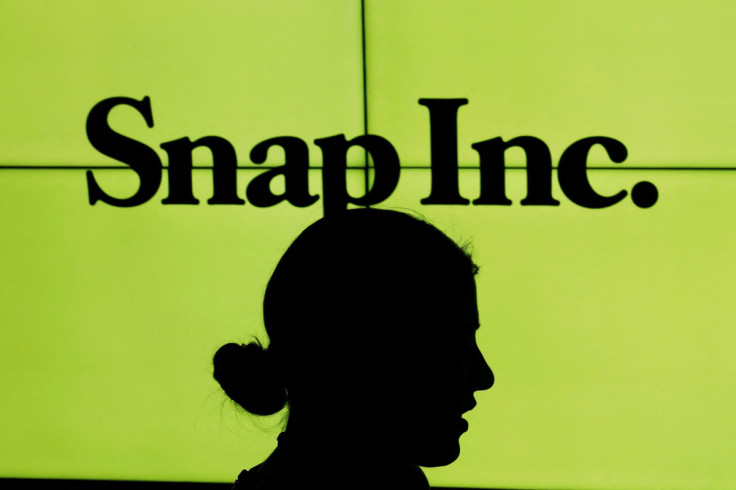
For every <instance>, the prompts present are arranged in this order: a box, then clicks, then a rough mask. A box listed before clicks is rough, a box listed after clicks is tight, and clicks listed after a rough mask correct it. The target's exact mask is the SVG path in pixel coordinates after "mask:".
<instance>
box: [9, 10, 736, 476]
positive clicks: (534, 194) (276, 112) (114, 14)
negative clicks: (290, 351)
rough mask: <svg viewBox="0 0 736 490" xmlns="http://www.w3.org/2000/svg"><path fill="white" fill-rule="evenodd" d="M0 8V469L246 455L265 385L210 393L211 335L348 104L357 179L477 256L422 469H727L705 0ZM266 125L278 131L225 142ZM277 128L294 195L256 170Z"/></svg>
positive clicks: (228, 334)
mask: <svg viewBox="0 0 736 490" xmlns="http://www.w3.org/2000/svg"><path fill="white" fill-rule="evenodd" d="M0 14H1V15H0V46H2V48H1V49H2V50H1V51H0V52H2V61H3V62H2V65H3V73H2V75H1V76H0V89H1V90H0V108H1V110H2V117H0V224H2V227H3V230H4V233H2V235H0V242H1V243H2V246H1V247H2V248H1V250H2V251H3V254H4V260H3V261H2V265H0V275H1V277H2V281H0V298H2V299H0V301H1V302H2V306H1V307H0V324H2V327H3V328H2V342H0V387H1V388H2V396H3V402H2V403H0V434H1V435H2V437H0V477H21V478H74V479H79V478H90V479H105V480H153V481H200V482H205V481H207V482H232V481H233V480H234V479H235V477H236V476H237V474H238V473H239V472H240V471H241V470H242V469H244V468H250V467H252V466H254V465H256V464H258V463H260V462H261V461H263V460H264V459H265V458H266V457H267V456H268V454H270V452H271V451H272V450H273V448H274V447H275V444H276V435H277V434H278V433H279V432H280V431H281V430H282V427H283V421H284V420H285V414H284V413H280V414H277V415H274V416H271V417H265V418H262V417H255V416H250V415H247V414H244V413H242V412H241V411H238V410H237V409H236V408H235V407H234V406H233V405H232V404H231V403H230V402H229V401H228V400H227V399H226V397H225V395H224V394H223V393H222V392H221V391H220V389H219V387H218V385H217V384H216V382H215V381H214V379H213V378H212V368H211V359H212V355H213V354H214V352H215V351H216V350H217V348H218V347H219V346H220V345H222V344H224V343H227V342H231V341H232V342H248V341H249V340H250V339H251V338H252V337H253V336H255V337H258V338H260V339H261V340H263V341H264V342H267V337H266V336H265V331H264V328H263V323H262V314H261V302H262V299H263V292H264V289H265V286H266V283H267V281H268V278H269V277H270V274H271V272H272V270H273V268H274V267H275V265H276V263H277V261H278V259H279V258H280V256H281V254H282V253H283V252H284V251H285V250H286V248H287V247H288V245H289V244H290V243H291V241H292V240H293V239H294V238H295V237H296V236H297V235H298V234H299V232H300V231H301V230H303V229H304V228H305V227H306V226H308V225H309V224H310V223H312V222H314V221H316V220H317V219H319V218H320V217H322V216H323V215H324V214H325V212H326V211H327V210H328V209H327V204H326V202H327V203H328V204H329V203H330V202H331V203H337V204H336V206H338V207H339V206H341V205H343V206H348V207H354V206H356V205H357V204H355V202H357V203H358V204H361V203H362V202H361V196H365V195H367V193H368V194H369V193H370V190H371V189H373V188H375V186H376V184H377V183H378V181H379V179H381V178H382V177H381V175H382V174H381V173H380V169H381V165H383V164H384V163H385V161H383V160H381V159H380V158H378V157H377V155H376V154H371V153H370V152H366V151H364V149H363V148H361V146H359V145H357V144H356V145H353V146H351V147H349V148H345V153H344V157H345V159H344V168H343V167H340V166H339V165H338V166H337V167H331V168H333V169H334V168H336V169H337V172H338V173H337V174H335V175H337V177H335V179H336V180H330V181H329V182H332V183H334V182H338V183H342V184H341V185H342V186H343V189H342V191H343V192H342V193H338V194H331V192H335V188H329V189H328V188H326V187H325V186H324V183H325V182H327V180H325V175H324V174H325V168H323V167H324V165H325V150H324V147H323V146H324V145H320V144H319V142H318V143H315V140H323V139H324V138H329V137H333V136H337V135H344V138H345V141H350V140H353V139H354V138H357V137H359V136H361V135H363V134H364V133H366V132H367V133H369V134H372V135H377V136H380V137H381V138H382V139H383V140H385V141H388V142H389V143H390V145H391V146H392V147H393V148H394V149H395V151H396V154H397V156H398V159H399V161H400V165H401V169H400V175H399V176H398V179H397V180H396V182H395V188H393V189H390V191H391V192H390V193H389V194H390V195H387V196H378V197H376V199H374V201H377V202H371V203H369V204H371V205H373V206H375V207H382V208H387V209H398V210H413V211H417V212H419V213H421V214H422V215H423V216H425V217H426V219H428V220H429V221H430V222H432V223H434V224H435V225H437V226H438V227H440V228H441V229H443V230H444V231H446V232H447V233H448V234H449V235H450V236H451V237H453V238H454V239H456V240H458V241H467V240H471V241H472V244H473V250H474V255H475V258H476V261H477V262H478V263H479V264H480V267H481V272H480V274H479V276H478V277H477V284H478V300H479V310H480V318H481V327H480V329H479V331H478V335H477V339H478V344H479V347H480V349H481V351H482V352H483V353H484V355H485V358H486V360H487V361H488V364H489V365H490V366H491V368H492V369H493V371H494V373H495V376H496V383H495V385H494V386H493V388H492V389H490V390H488V391H484V392H479V393H477V394H476V400H477V401H478V405H477V407H476V408H475V409H474V410H473V411H472V412H470V413H469V414H467V415H466V418H467V420H468V422H469V424H470V429H469V431H468V432H467V433H465V434H464V435H463V436H462V437H461V449H462V453H461V456H460V458H459V459H458V460H457V461H456V462H455V463H453V464H452V465H450V466H447V467H442V468H428V469H426V474H427V476H428V478H429V480H430V483H431V484H432V485H434V486H452V487H476V488H499V487H503V488H540V489H541V488H550V489H552V488H563V487H564V488H579V489H594V488H601V489H603V488H605V489H630V488H639V489H660V488H671V489H686V488H687V489H693V488H703V489H704V488H730V487H732V486H733V485H734V482H736V467H734V465H733V455H734V454H736V416H734V414H733V407H734V406H735V405H736V388H734V384H733V380H734V379H735V377H736V357H734V355H733V352H734V351H736V333H735V330H734V320H735V319H736V305H735V303H734V301H733V300H732V295H733V294H734V291H736V256H735V254H734V252H733V250H734V247H735V246H736V226H734V223H733V221H734V214H735V213H736V198H735V197H734V196H736V144H735V143H734V135H736V95H735V92H734V82H735V81H736V61H734V57H733V54H732V51H733V48H734V46H736V30H734V29H733V24H734V21H736V7H735V6H734V5H733V3H732V2H728V1H708V2H705V3H704V2H695V1H694V0H693V1H691V0H677V1H668V2H664V1H654V0H643V1H642V0H639V1H633V0H631V1H630V0H616V1H612V0H611V1H609V0H601V1H595V2H592V1H586V0H560V1H554V2H552V1H543V0H516V1H489V2H477V1H471V0H456V1H454V2H452V3H448V2H439V1H436V0H432V1H427V0H425V1H418V0H400V1H388V0H386V1H381V0H366V1H365V2H364V3H363V4H362V3H361V2H360V1H352V0H351V1H344V0H308V1H285V0H279V1H273V0H272V1H269V2H242V1H218V2H215V3H203V2H196V1H177V2H173V1H169V0H162V1H156V2H144V1H140V0H131V1H127V2H100V1H91V0H71V1H66V2H47V1H41V0H35V1H20V0H17V1H16V0H12V1H9V2H5V3H4V4H3V6H2V7H0ZM420 99H422V100H423V101H424V102H422V101H420ZM111 100H112V102H110V101H111ZM104 101H108V103H107V106H101V105H100V104H101V103H103V104H104ZM453 101H454V102H453ZM93 108H97V109H99V110H100V111H102V109H105V111H104V113H103V112H99V113H98V115H99V116H100V117H98V118H97V119H94V124H92V126H90V123H89V121H90V118H91V117H92V116H91V114H92V112H93ZM102 123H105V124H106V125H107V126H106V127H107V129H106V131H107V132H104V131H103V132H102V133H100V132H99V128H100V127H101V124H102ZM90 127H92V129H91V133H90ZM280 137H290V138H291V139H289V141H291V142H295V141H296V140H300V141H302V142H303V143H304V145H303V146H301V145H299V144H297V143H294V144H296V145H297V147H298V148H300V150H295V151H296V153H291V152H290V151H289V150H286V149H284V148H283V147H279V146H278V145H275V147H270V148H269V150H268V151H267V152H265V153H263V152H261V153H260V154H259V153H258V152H252V150H253V149H254V147H256V145H258V144H259V143H261V142H263V141H267V140H269V139H273V138H280ZM206 138H209V139H206ZM280 141H282V142H283V141H284V140H280ZM581 141H582V143H579V142H581ZM197 143H199V144H197ZM576 145H577V146H576ZM121 148H122V150H121ZM622 148H623V150H622ZM303 149H306V152H305V151H302V150H303ZM300 152H301V153H300ZM186 155H191V160H190V161H187V159H186ZM233 155H234V156H233ZM295 155H296V156H295ZM369 156H370V157H372V158H368V157H369ZM291 158H296V159H297V160H299V159H301V160H299V162H301V163H302V164H304V165H306V164H308V165H309V168H306V167H305V166H301V167H298V168H300V169H301V170H300V171H301V172H302V174H300V175H301V180H299V178H295V179H296V180H294V182H296V184H293V185H297V186H302V189H307V190H308V193H309V195H312V196H317V198H316V199H310V200H309V201H311V202H310V203H307V202H306V201H302V202H301V203H299V202H297V203H294V202H292V201H291V200H290V199H287V198H286V197H285V196H289V195H290V194H289V193H290V192H292V191H293V185H292V183H290V180H289V179H290V177H289V176H288V175H287V174H286V173H281V174H279V172H278V170H279V169H283V168H284V166H285V163H286V161H287V160H288V161H290V162H291V163H290V164H293V163H294V160H291ZM144 162H145V163H144ZM234 165H236V167H237V168H236V167H235V166H234ZM294 168H296V167H294ZM561 169H562V170H561ZM268 172H271V173H270V174H268ZM264 175H269V176H270V177H263V176H264ZM156 176H158V177H156ZM218 176H219V177H218ZM333 176H334V175H333ZM271 177H272V178H271ZM157 179H158V180H157ZM218 179H219V180H218ZM144 182H145V186H144V185H143V184H144ZM190 182H191V184H190ZM174 184H176V185H174ZM176 186H183V187H176ZM188 186H189V187H188ZM218 186H221V187H219V188H218ZM144 187H145V189H144ZM93 188H96V189H98V190H99V192H96V191H93ZM172 189H174V190H173V191H172ZM254 189H255V190H254ZM259 190H260V191H259ZM338 190H340V189H339V185H338ZM218 192H219V193H220V194H219V195H220V199H219V200H220V201H228V200H229V202H218V199H216V198H215V197H216V196H217V195H218ZM259 192H260V194H259ZM103 194H104V196H107V197H105V198H101V197H100V196H102V195H103ZM136 195H138V197H139V198H138V201H140V202H134V200H131V199H132V198H133V196H136ZM223 195H225V196H226V197H225V198H223V197H222V196H223ZM259 195H260V196H261V197H263V195H265V196H266V199H265V200H263V199H261V200H259V199H258V197H257V196H259ZM94 196H96V198H94ZM254 196H255V197H254ZM269 196H270V197H269ZM336 196H337V197H336ZM373 196H374V197H375V196H376V194H374V195H373ZM432 196H434V198H433V197H432ZM279 197H280V198H279ZM110 198H112V200H115V199H117V200H118V203H117V204H116V203H114V202H112V203H111V202H108V201H110ZM268 198H271V200H270V201H269V200H268ZM105 199H107V200H108V201H106V200H105ZM167 199H168V200H169V202H165V201H167ZM326 199H327V201H326ZM93 201H94V202H93ZM162 201H164V202H162ZM194 201H196V203H195V202H194ZM240 201H242V202H240ZM121 202H122V203H124V205H121ZM596 203H597V204H596ZM376 335H382V333H381V332H379V331H378V329H377V332H376ZM346 409H349V408H348V407H346Z"/></svg>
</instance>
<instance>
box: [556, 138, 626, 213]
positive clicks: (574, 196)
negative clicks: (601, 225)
mask: <svg viewBox="0 0 736 490" xmlns="http://www.w3.org/2000/svg"><path fill="white" fill-rule="evenodd" d="M593 145H601V146H602V147H603V148H604V149H605V150H606V153H608V157H609V158H610V159H611V161H612V162H614V163H621V162H623V161H624V160H626V156H627V155H628V152H627V151H626V147H625V146H624V144H623V143H621V142H620V141H618V140H615V139H613V138H608V137H606V136H591V137H589V138H583V139H581V140H579V141H576V142H575V143H573V144H571V145H570V146H569V147H568V148H567V149H566V150H565V152H564V153H563V154H562V157H560V164H559V166H558V168H557V178H558V179H559V182H560V188H562V192H564V193H565V195H566V196H567V198H568V199H570V200H571V201H572V202H574V203H575V204H577V205H578V206H583V207H585V208H591V209H599V208H606V207H608V206H612V205H614V204H616V203H617V202H619V201H621V200H622V199H623V198H624V197H626V191H620V192H618V193H617V194H615V195H613V196H601V195H600V194H598V193H597V192H596V191H595V190H594V189H593V187H592V186H591V185H590V181H589V180H588V173H587V171H588V168H587V164H588V162H587V161H588V152H589V151H590V148H591V147H592V146H593Z"/></svg>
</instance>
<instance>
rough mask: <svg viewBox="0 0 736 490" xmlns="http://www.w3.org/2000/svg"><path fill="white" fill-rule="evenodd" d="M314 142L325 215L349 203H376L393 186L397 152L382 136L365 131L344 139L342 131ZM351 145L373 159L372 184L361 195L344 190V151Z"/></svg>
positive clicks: (386, 195) (397, 160)
mask: <svg viewBox="0 0 736 490" xmlns="http://www.w3.org/2000/svg"><path fill="white" fill-rule="evenodd" d="M314 143H315V144H316V145H317V146H319V147H320V148H321V149H322V193H323V200H324V202H323V203H322V204H323V206H324V211H325V216H328V215H329V214H332V213H335V212H340V211H344V210H345V209H347V205H348V203H352V204H357V205H359V206H370V205H372V204H378V203H379V202H381V201H383V200H385V199H387V198H388V197H389V196H390V195H391V193H392V192H393V191H394V189H396V185H397V184H398V183H399V173H400V172H401V165H400V162H399V155H398V154H397V153H396V150H395V149H394V147H393V146H392V145H391V143H390V142H389V141H388V140H386V139H385V138H382V137H380V136H376V135H372V134H366V135H363V136H358V137H357V138H353V139H351V140H350V141H346V140H345V135H343V134H338V135H335V136H330V137H327V138H320V139H316V140H314ZM351 146H360V147H362V148H364V149H365V150H366V152H368V153H369V154H370V156H371V158H372V159H373V164H374V170H375V178H374V180H373V186H372V187H371V188H370V189H367V190H366V193H365V195H364V196H362V197H353V196H351V195H349V194H348V191H347V179H346V172H347V152H348V149H349V148H350V147H351Z"/></svg>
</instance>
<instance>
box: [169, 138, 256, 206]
mask: <svg viewBox="0 0 736 490" xmlns="http://www.w3.org/2000/svg"><path fill="white" fill-rule="evenodd" d="M198 147H205V148H208V149H209V150H210V152H212V180H213V188H214V190H213V193H212V197H211V198H209V199H208V200H207V203H208V204H245V201H244V200H243V199H241V198H239V197H238V159H237V156H236V155H235V148H233V145H231V144H230V142H229V141H228V140H226V139H225V138H220V137H219V136H205V137H204V138H200V139H198V140H197V141H194V142H192V141H190V140H189V138H179V139H177V140H172V141H167V142H166V143H162V144H161V148H163V149H164V150H166V153H167V154H168V155H169V195H168V196H167V197H166V198H165V199H163V200H162V201H161V202H162V203H164V204H199V200H198V199H196V198H195V197H194V194H193V193H192V152H193V151H194V149H195V148H198Z"/></svg>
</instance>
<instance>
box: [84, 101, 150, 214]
mask: <svg viewBox="0 0 736 490" xmlns="http://www.w3.org/2000/svg"><path fill="white" fill-rule="evenodd" d="M118 105H127V106H130V107H132V108H134V109H135V110H137V111H138V112H139V113H140V114H141V115H142V116H143V119H144V120H145V121H146V125H147V126H148V127H149V128H152V127H153V114H152V112H151V100H150V99H149V98H148V96H146V97H143V99H142V100H140V101H138V100H135V99H131V98H128V97H111V98H109V99H105V100H103V101H102V102H99V103H97V104H96V105H95V106H94V107H93V108H92V110H91V111H89V115H88V116H87V139H88V140H89V142H90V143H91V144H92V146H93V147H94V148H95V149H96V150H97V151H99V152H100V153H102V154H103V155H106V156H108V157H110V158H114V159H115V160H118V161H120V162H123V163H124V164H126V165H129V166H130V168H131V169H133V171H134V172H135V173H136V174H138V178H139V179H140V185H139V186H138V190H136V192H135V194H133V195H132V196H131V197H129V198H127V199H118V198H115V197H112V196H110V195H108V194H106V193H105V192H104V191H103V190H102V189H101V188H100V186H99V185H98V184H97V181H96V180H95V177H94V175H93V174H92V171H91V170H88V171H87V174H86V175H87V189H88V192H89V203H90V204H95V203H96V202H97V201H102V202H104V203H107V204H111V205H113V206H119V207H131V206H138V205H139V204H143V203H144V202H146V201H148V200H149V199H151V198H152V197H153V196H154V195H155V194H156V192H157V191H158V188H159V185H161V159H159V157H158V154H157V153H156V152H155V151H154V150H153V149H152V148H150V147H148V146H147V145H145V144H143V143H141V142H140V141H137V140H134V139H132V138H129V137H127V136H123V135H122V134H120V133H116V132H115V131H113V130H112V129H111V128H110V125H109V124H108V121H107V116H108V114H109V113H110V111H111V110H112V109H113V108H114V107H115V106H118Z"/></svg>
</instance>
